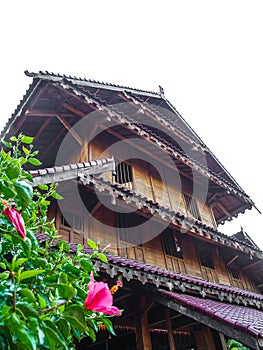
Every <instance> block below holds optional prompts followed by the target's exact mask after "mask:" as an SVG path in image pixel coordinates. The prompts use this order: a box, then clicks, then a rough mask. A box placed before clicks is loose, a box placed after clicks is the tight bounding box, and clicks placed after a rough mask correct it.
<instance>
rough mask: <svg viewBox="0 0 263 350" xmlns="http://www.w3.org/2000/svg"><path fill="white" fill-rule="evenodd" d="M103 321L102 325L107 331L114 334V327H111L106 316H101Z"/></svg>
mask: <svg viewBox="0 0 263 350" xmlns="http://www.w3.org/2000/svg"><path fill="white" fill-rule="evenodd" d="M103 323H104V325H105V327H106V329H107V331H108V332H109V333H111V334H112V335H116V334H115V331H114V328H113V325H112V323H111V321H110V320H109V319H108V318H106V317H105V318H103Z"/></svg>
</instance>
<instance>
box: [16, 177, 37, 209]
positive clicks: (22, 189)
mask: <svg viewBox="0 0 263 350" xmlns="http://www.w3.org/2000/svg"><path fill="white" fill-rule="evenodd" d="M14 186H15V189H16V193H17V195H18V198H19V200H20V204H21V207H22V211H23V210H25V209H26V207H27V206H28V205H29V203H30V202H31V200H32V197H33V188H32V186H31V185H29V184H28V183H27V182H25V181H16V182H15V183H14Z"/></svg>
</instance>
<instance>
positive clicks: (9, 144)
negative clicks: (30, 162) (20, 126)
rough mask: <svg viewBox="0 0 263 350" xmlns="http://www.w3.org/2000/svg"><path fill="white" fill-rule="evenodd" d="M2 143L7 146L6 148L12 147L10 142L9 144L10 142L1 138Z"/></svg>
mask: <svg viewBox="0 0 263 350" xmlns="http://www.w3.org/2000/svg"><path fill="white" fill-rule="evenodd" d="M2 143H3V144H4V145H5V146H6V147H8V148H12V147H13V146H12V144H11V143H10V142H7V141H4V140H2Z"/></svg>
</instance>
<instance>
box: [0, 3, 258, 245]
mask: <svg viewBox="0 0 263 350" xmlns="http://www.w3.org/2000/svg"><path fill="white" fill-rule="evenodd" d="M262 4H263V3H262V1H261V0H258V1H256V0H249V1H248V0H247V1H243V0H221V1H213V0H207V1H206V0H198V1H197V0H189V1H187V0H185V1H182V0H181V1H179V0H171V1H168V0H162V1H155V0H153V1H148V0H141V1H139V0H133V1H129V2H128V1H123V0H122V1H119V0H117V1H109V0H108V1H107V0H105V1H102V0H99V1H94V0H93V1H90V0H84V1H81V0H79V1H78V0H76V1H74V2H73V1H59V0H57V1H54V0H53V1H50V0H46V1H43V2H39V1H27V0H23V1H18V0H17V1H10V2H7V1H2V2H1V3H0V33H1V56H0V57H1V58H0V60H1V61H0V62H1V65H0V79H1V83H0V89H1V95H0V96H1V121H0V128H2V127H3V125H4V124H5V123H6V121H7V119H8V118H9V117H10V116H11V114H12V113H13V111H14V110H15V108H16V106H17V104H18V103H19V101H20V99H21V98H22V96H23V94H24V93H25V91H26V89H27V87H28V85H29V84H30V82H31V79H30V78H28V77H26V76H25V75H24V73H23V72H24V70H25V69H28V70H29V71H39V70H48V71H51V72H56V73H61V74H69V75H76V76H81V77H86V78H90V79H95V80H99V81H106V82H111V83H116V84H120V85H127V86H131V87H136V88H141V89H147V90H153V91H158V85H161V86H162V87H163V88H164V92H165V95H166V97H167V98H168V99H169V100H170V102H171V103H172V104H173V105H174V106H175V107H176V109H177V110H178V111H179V112H180V114H181V115H182V116H183V117H184V118H185V119H186V121H187V122H188V123H189V124H190V125H191V126H192V128H193V129H194V130H195V131H196V132H197V134H198V135H199V136H200V137H201V138H202V139H203V141H204V142H205V143H206V144H207V146H208V147H209V148H210V149H211V150H212V152H213V153H214V154H215V155H216V157H217V158H218V159H219V160H220V161H221V163H222V164H223V165H224V166H225V168H226V169H227V170H228V171H229V172H230V174H231V175H232V176H233V177H234V178H235V179H236V180H237V182H238V183H239V184H240V185H241V187H242V188H243V189H244V190H245V191H246V193H247V194H248V195H249V196H250V197H251V198H252V199H253V200H254V201H255V203H256V205H257V206H258V207H259V209H261V211H263V199H262V198H263V189H262V173H261V171H262V163H261V162H262V149H263V147H262V144H263V141H262V140H263V135H262V121H261V119H262V115H263V103H262V90H263V50H262V35H263V20H262V8H263V6H262ZM240 226H243V228H244V229H245V230H246V232H247V233H248V234H249V235H250V236H251V237H252V239H254V241H255V242H256V243H257V244H258V245H259V246H260V248H263V240H262V234H263V232H262V231H263V230H262V227H263V215H260V214H258V212H257V211H256V210H254V209H253V210H251V211H246V213H245V214H240V215H239V216H238V218H237V219H234V220H233V221H232V222H231V223H227V224H225V225H224V226H220V227H219V230H220V231H222V232H224V233H227V234H232V233H235V232H237V231H238V230H239V229H240Z"/></svg>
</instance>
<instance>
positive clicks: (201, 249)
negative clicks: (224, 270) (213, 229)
mask: <svg viewBox="0 0 263 350" xmlns="http://www.w3.org/2000/svg"><path fill="white" fill-rule="evenodd" d="M196 251H197V255H198V259H199V261H200V264H201V265H202V266H205V267H208V268H210V269H214V268H215V266H214V262H213V259H212V256H211V251H210V246H209V244H208V243H206V242H197V243H196Z"/></svg>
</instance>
